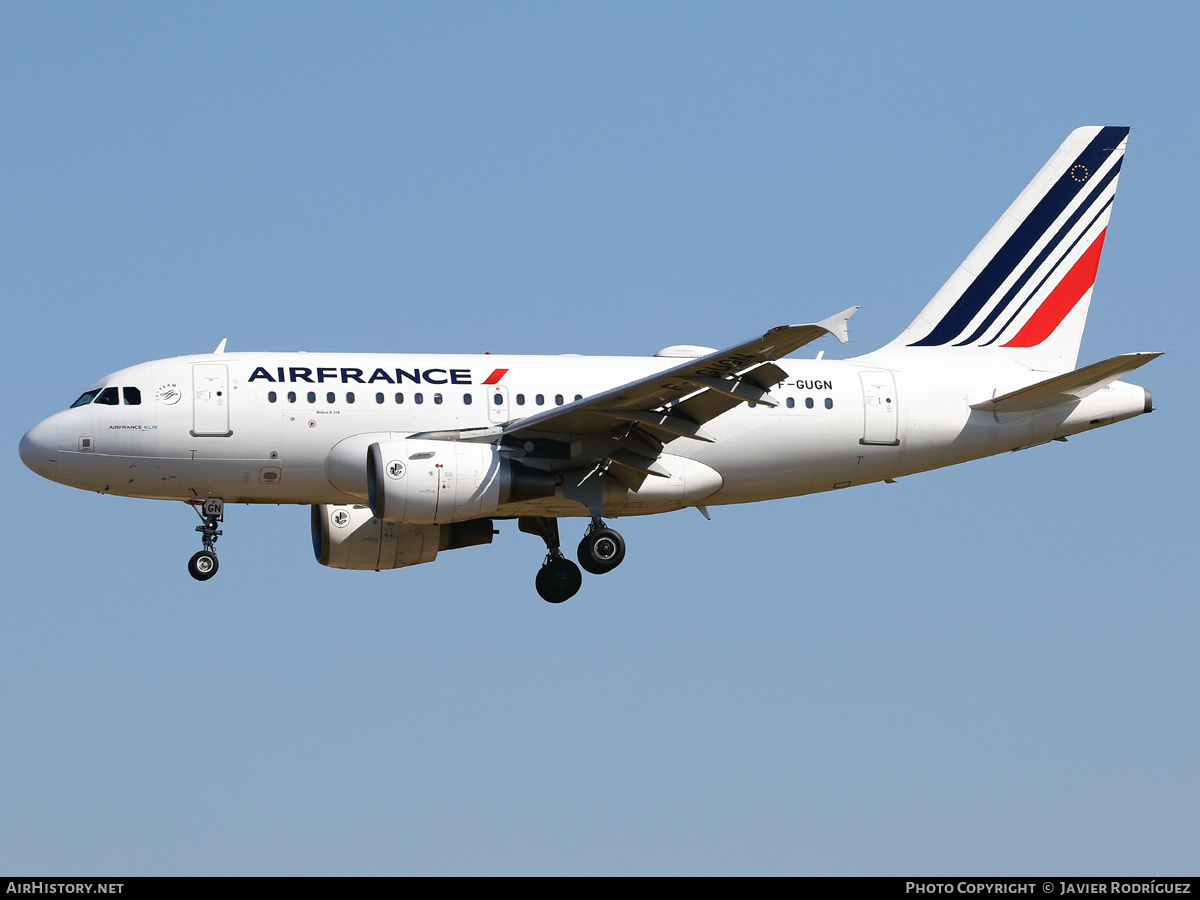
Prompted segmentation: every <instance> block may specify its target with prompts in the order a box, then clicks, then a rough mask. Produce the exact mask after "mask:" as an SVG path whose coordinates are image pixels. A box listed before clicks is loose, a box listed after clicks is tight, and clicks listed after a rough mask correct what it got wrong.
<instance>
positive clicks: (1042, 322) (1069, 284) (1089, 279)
mask: <svg viewBox="0 0 1200 900" xmlns="http://www.w3.org/2000/svg"><path fill="white" fill-rule="evenodd" d="M1106 234H1108V229H1107V228H1105V229H1104V230H1103V231H1102V232H1100V236H1099V237H1097V238H1096V240H1095V241H1093V242H1092V246H1090V247H1088V248H1087V250H1086V251H1084V254H1083V256H1081V257H1079V259H1078V261H1077V262H1076V263H1075V265H1073V266H1071V271H1070V272H1068V273H1067V274H1066V276H1065V277H1064V278H1063V280H1062V281H1060V282H1059V283H1058V286H1057V287H1055V288H1054V290H1052V291H1051V292H1050V296H1049V297H1047V298H1046V299H1045V300H1044V301H1043V302H1042V305H1041V306H1039V307H1038V308H1037V311H1036V312H1035V313H1034V314H1033V315H1032V316H1030V317H1029V321H1028V322H1026V323H1025V325H1024V326H1023V327H1022V328H1021V330H1020V331H1018V332H1017V336H1016V337H1014V338H1013V339H1012V340H1011V341H1009V342H1008V343H1007V344H1005V345H1004V346H1005V347H1036V346H1037V345H1038V344H1040V343H1041V342H1042V341H1044V340H1045V339H1046V338H1048V337H1050V335H1052V334H1053V333H1054V329H1055V328H1057V327H1058V326H1059V325H1060V324H1062V320H1063V319H1065V318H1066V317H1067V313H1069V312H1070V311H1071V310H1073V309H1074V308H1075V304H1076V303H1078V302H1079V301H1080V300H1081V299H1083V295H1084V294H1086V293H1087V292H1088V288H1090V287H1091V286H1092V285H1093V284H1095V283H1096V269H1097V268H1098V267H1099V266H1100V251H1101V250H1102V249H1103V248H1104V236H1105V235H1106Z"/></svg>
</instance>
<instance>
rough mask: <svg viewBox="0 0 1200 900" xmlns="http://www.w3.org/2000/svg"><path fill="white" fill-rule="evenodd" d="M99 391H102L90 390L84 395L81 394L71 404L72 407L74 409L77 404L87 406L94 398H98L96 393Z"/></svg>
mask: <svg viewBox="0 0 1200 900" xmlns="http://www.w3.org/2000/svg"><path fill="white" fill-rule="evenodd" d="M98 393H100V391H99V390H94V391H88V392H87V393H85V394H84V395H83V396H81V397H80V398H79V399H78V400H76V401H75V402H74V403H72V404H71V409H74V408H75V407H77V406H87V405H88V404H89V403H91V402H92V401H93V400H95V399H96V395H97V394H98Z"/></svg>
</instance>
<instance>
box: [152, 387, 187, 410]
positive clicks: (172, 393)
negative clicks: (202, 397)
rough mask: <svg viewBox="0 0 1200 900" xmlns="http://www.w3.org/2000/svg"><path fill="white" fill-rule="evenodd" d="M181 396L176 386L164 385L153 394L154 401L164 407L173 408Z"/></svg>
mask: <svg viewBox="0 0 1200 900" xmlns="http://www.w3.org/2000/svg"><path fill="white" fill-rule="evenodd" d="M182 396H183V395H182V394H181V393H180V392H179V385H177V384H164V385H162V386H161V387H160V388H159V389H158V390H157V391H155V392H154V399H155V400H157V401H158V402H159V403H162V404H164V405H166V406H174V405H175V404H176V403H178V402H179V398H180V397H182Z"/></svg>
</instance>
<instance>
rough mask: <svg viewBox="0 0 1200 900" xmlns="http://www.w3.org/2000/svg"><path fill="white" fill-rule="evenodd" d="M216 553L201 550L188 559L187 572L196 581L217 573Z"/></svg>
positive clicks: (205, 579) (206, 579) (204, 579)
mask: <svg viewBox="0 0 1200 900" xmlns="http://www.w3.org/2000/svg"><path fill="white" fill-rule="evenodd" d="M218 565H219V563H218V562H217V554H215V553H213V552H212V551H211V550H201V551H199V552H198V553H197V554H196V555H195V556H193V557H192V558H191V559H189V560H188V572H189V573H190V574H191V576H192V577H193V578H195V579H196V580H197V581H208V579H210V578H212V577H213V576H214V575H216V574H217V567H218Z"/></svg>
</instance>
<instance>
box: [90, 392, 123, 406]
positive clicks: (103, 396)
mask: <svg viewBox="0 0 1200 900" xmlns="http://www.w3.org/2000/svg"><path fill="white" fill-rule="evenodd" d="M96 402H97V403H103V404H104V405H105V406H116V405H117V404H118V403H120V402H121V401H120V400H119V399H118V398H117V389H116V388H115V387H106V388H105V389H104V390H102V391H101V392H100V396H99V397H97V398H96Z"/></svg>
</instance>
